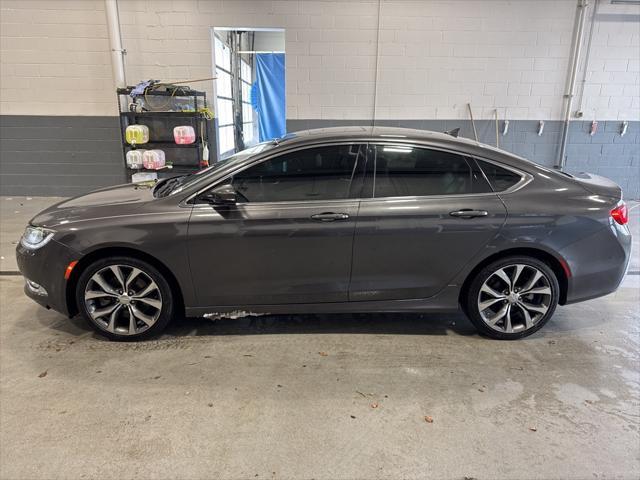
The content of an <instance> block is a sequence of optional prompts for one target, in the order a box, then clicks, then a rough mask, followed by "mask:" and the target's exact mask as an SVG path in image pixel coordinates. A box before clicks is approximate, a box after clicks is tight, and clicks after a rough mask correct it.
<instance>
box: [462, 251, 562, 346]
mask: <svg viewBox="0 0 640 480" xmlns="http://www.w3.org/2000/svg"><path fill="white" fill-rule="evenodd" d="M559 298H560V286H559V284H558V279H557V278H556V276H555V274H554V273H553V270H552V269H551V268H550V267H549V265H547V264H546V263H545V262H543V261H541V260H538V259H537V258H533V257H526V256H511V257H505V258H502V259H500V260H496V261H495V262H492V263H490V264H489V265H487V266H486V267H484V268H483V269H482V270H480V272H478V273H477V274H476V276H475V278H474V279H473V280H472V281H471V284H470V286H469V289H468V290H467V293H466V296H465V298H464V299H463V305H462V308H463V311H464V312H465V314H466V315H467V316H468V317H469V319H470V320H471V322H472V323H473V324H474V325H475V327H476V328H477V329H478V330H479V331H480V333H482V334H483V335H486V336H488V337H491V338H495V339H498V340H516V339H518V338H523V337H526V336H529V335H531V334H533V333H535V332H537V331H538V330H540V329H541V328H542V327H543V326H544V325H545V323H547V322H548V321H549V319H550V318H551V317H552V316H553V312H554V311H555V309H556V306H557V305H558V299H559Z"/></svg>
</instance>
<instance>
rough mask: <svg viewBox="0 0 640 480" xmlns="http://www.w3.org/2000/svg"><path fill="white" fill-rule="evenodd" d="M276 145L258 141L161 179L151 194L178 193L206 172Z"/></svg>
mask: <svg viewBox="0 0 640 480" xmlns="http://www.w3.org/2000/svg"><path fill="white" fill-rule="evenodd" d="M276 145H277V143H276V142H273V141H271V142H264V143H259V144H257V145H254V146H253V147H250V148H246V149H244V150H242V151H241V152H238V153H235V154H233V155H231V156H230V157H227V158H225V159H223V160H220V161H219V162H216V163H214V164H213V165H211V166H210V167H207V168H205V169H203V170H199V171H197V172H194V173H189V174H186V175H179V176H176V177H171V178H167V179H165V180H161V181H159V182H158V183H157V184H156V186H155V187H154V190H153V196H154V197H156V198H159V197H166V196H168V195H175V194H177V193H180V192H181V191H182V190H184V189H185V188H186V187H187V186H189V185H191V184H192V183H194V182H195V181H197V180H199V179H201V178H203V177H206V176H207V175H208V174H211V173H213V172H216V171H217V170H220V169H222V168H224V167H226V166H228V165H232V164H233V163H236V162H242V161H243V160H246V159H247V158H249V157H252V156H253V155H256V154H258V153H261V152H264V151H266V150H269V149H271V148H273V147H275V146H276Z"/></svg>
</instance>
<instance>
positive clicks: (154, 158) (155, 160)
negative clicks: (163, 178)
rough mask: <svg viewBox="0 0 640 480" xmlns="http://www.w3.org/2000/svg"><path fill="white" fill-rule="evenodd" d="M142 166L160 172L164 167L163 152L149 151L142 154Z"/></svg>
mask: <svg viewBox="0 0 640 480" xmlns="http://www.w3.org/2000/svg"><path fill="white" fill-rule="evenodd" d="M142 164H143V165H144V168H147V169H149V170H158V169H160V168H162V167H164V151H163V150H147V151H146V152H144V153H143V154H142Z"/></svg>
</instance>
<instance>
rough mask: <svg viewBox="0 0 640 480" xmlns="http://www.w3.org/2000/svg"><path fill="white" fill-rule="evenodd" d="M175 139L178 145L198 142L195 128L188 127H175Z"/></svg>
mask: <svg viewBox="0 0 640 480" xmlns="http://www.w3.org/2000/svg"><path fill="white" fill-rule="evenodd" d="M173 138H174V139H175V141H176V143H177V144H178V145H189V144H191V143H193V142H195V141H196V132H195V130H194V129H193V127H191V126H188V125H184V126H179V127H175V128H174V129H173Z"/></svg>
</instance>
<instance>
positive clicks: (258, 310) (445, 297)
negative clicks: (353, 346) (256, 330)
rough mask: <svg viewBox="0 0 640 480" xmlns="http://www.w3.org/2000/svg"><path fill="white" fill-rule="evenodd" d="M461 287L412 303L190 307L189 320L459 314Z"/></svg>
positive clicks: (187, 311)
mask: <svg viewBox="0 0 640 480" xmlns="http://www.w3.org/2000/svg"><path fill="white" fill-rule="evenodd" d="M459 293H460V287H459V286H457V285H450V286H448V287H445V288H444V289H443V290H442V291H440V293H438V294H437V295H434V296H433V297H429V298H419V299H409V300H380V301H371V302H367V301H360V302H333V303H292V304H273V305H217V306H209V307H187V308H186V309H185V313H186V316H188V317H202V316H204V317H217V316H220V317H223V316H233V317H239V316H244V315H251V314H261V315H266V314H295V313H300V314H305V313H380V312H387V313H394V312H422V311H425V312H426V311H429V312H443V313H444V312H455V311H457V310H459V308H460V307H459V304H458V295H459Z"/></svg>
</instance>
